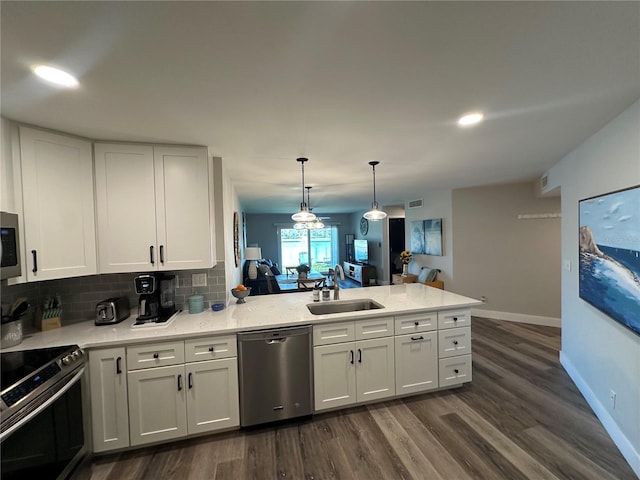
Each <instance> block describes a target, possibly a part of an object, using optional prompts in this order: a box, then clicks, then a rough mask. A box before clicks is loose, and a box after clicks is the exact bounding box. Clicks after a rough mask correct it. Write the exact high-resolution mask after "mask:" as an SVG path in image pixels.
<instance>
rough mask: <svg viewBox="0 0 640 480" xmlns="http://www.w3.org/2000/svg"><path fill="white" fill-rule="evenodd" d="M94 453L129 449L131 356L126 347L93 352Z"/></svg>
mask: <svg viewBox="0 0 640 480" xmlns="http://www.w3.org/2000/svg"><path fill="white" fill-rule="evenodd" d="M89 391H90V397H91V424H92V427H93V428H92V430H93V451H94V452H96V453H97V452H106V451H108V450H114V449H117V448H124V447H128V446H129V410H128V404H127V357H126V354H125V349H124V347H118V348H103V349H99V350H91V351H90V352H89Z"/></svg>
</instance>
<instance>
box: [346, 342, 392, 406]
mask: <svg viewBox="0 0 640 480" xmlns="http://www.w3.org/2000/svg"><path fill="white" fill-rule="evenodd" d="M393 350H394V348H393V337H388V338H376V339H373V340H363V341H361V342H356V362H357V363H356V385H357V391H358V394H357V397H356V399H357V401H358V402H366V401H369V400H377V399H379V398H386V397H392V396H394V395H395V394H396V382H395V359H394V353H393Z"/></svg>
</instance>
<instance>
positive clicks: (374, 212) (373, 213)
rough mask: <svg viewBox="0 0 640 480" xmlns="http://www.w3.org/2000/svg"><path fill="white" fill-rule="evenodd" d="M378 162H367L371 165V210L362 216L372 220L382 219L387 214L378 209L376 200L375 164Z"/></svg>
mask: <svg viewBox="0 0 640 480" xmlns="http://www.w3.org/2000/svg"><path fill="white" fill-rule="evenodd" d="M379 163H380V162H376V161H373V162H369V165H371V167H372V168H373V203H372V204H371V210H369V211H368V212H366V213H365V214H364V215H363V217H364V218H366V219H367V220H371V221H374V222H375V221H378V220H382V219H383V218H385V217H386V216H387V214H386V213H385V212H383V211H382V210H378V202H376V165H378V164H379Z"/></svg>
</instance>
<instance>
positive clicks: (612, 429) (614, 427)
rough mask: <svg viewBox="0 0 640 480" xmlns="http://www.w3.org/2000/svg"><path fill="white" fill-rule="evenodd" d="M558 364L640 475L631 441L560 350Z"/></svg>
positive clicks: (639, 460) (638, 458)
mask: <svg viewBox="0 0 640 480" xmlns="http://www.w3.org/2000/svg"><path fill="white" fill-rule="evenodd" d="M560 364H561V365H562V367H563V368H564V369H565V371H566V372H567V374H569V377H571V380H573V383H575V385H576V387H578V390H580V393H582V396H583V397H584V399H585V400H586V401H587V403H588V404H589V406H590V407H591V410H593V413H595V414H596V416H597V417H598V420H600V423H601V424H602V426H603V427H604V429H605V430H606V431H607V433H608V434H609V436H610V437H611V440H613V443H615V445H616V447H618V450H620V453H622V456H623V457H624V458H625V460H626V461H627V463H629V466H630V467H631V469H632V470H633V471H634V472H635V474H636V475H637V476H638V477H640V452H637V451H636V450H635V449H634V448H633V444H632V443H631V441H630V440H629V439H628V438H627V437H626V436H625V435H624V433H623V432H622V430H620V427H619V426H618V424H617V423H616V422H615V420H614V419H613V417H612V416H611V415H610V414H609V412H608V411H607V409H606V408H605V407H604V406H603V405H602V403H600V401H599V400H598V398H597V397H596V396H595V394H594V393H593V391H592V390H591V388H589V385H588V384H587V382H585V381H584V379H583V378H582V376H580V374H579V373H578V371H577V370H576V368H575V367H574V366H573V363H571V359H569V357H568V356H567V355H565V354H564V352H563V351H562V350H561V351H560Z"/></svg>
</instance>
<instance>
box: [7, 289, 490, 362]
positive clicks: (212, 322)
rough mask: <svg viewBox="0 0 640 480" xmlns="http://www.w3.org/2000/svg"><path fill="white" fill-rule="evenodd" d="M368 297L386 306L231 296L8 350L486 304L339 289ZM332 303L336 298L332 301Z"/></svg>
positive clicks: (86, 325)
mask: <svg viewBox="0 0 640 480" xmlns="http://www.w3.org/2000/svg"><path fill="white" fill-rule="evenodd" d="M331 298H333V291H332V292H331ZM363 298H370V299H372V300H375V301H376V302H378V303H381V304H382V305H384V307H385V308H383V309H379V310H363V311H359V312H346V313H335V314H330V315H312V314H311V313H310V312H309V310H308V309H307V307H306V305H307V304H308V303H313V301H312V294H311V292H299V293H284V294H280V295H260V296H255V297H247V298H246V299H245V300H246V303H244V304H236V303H235V299H234V298H233V299H232V303H230V304H229V305H228V306H227V307H226V308H225V309H224V310H221V311H219V312H214V311H212V310H211V308H209V309H208V310H205V311H204V312H202V313H199V314H193V315H192V314H189V313H188V312H186V311H184V312H181V313H179V314H178V315H177V317H176V318H174V319H173V321H172V322H171V323H170V324H169V325H166V326H152V327H151V326H150V327H147V326H145V327H137V328H132V327H131V326H132V325H133V323H134V322H135V317H136V316H135V314H134V312H132V314H131V316H130V317H129V318H128V319H126V320H124V321H123V322H121V323H118V324H116V325H101V326H96V325H95V324H94V321H93V319H91V320H88V321H86V322H80V323H75V324H72V325H69V326H64V327H62V328H57V329H55V330H49V331H46V332H38V333H34V334H30V335H25V337H24V339H23V341H22V343H21V344H20V345H16V346H15V347H11V348H8V349H5V350H4V351H19V350H31V349H35V348H46V347H52V346H59V345H73V344H77V345H79V346H80V347H82V348H97V347H111V346H124V345H131V344H135V343H141V342H147V341H163V340H177V339H180V338H186V337H197V336H204V335H212V334H213V335H222V334H232V333H236V332H240V331H248V330H257V329H264V328H274V327H286V326H292V325H306V324H314V323H329V322H334V321H341V320H346V319H359V318H369V317H380V316H389V315H396V314H403V313H405V314H406V313H417V312H428V311H434V310H451V309H458V308H468V307H472V306H475V305H481V304H482V302H481V301H479V300H476V299H473V298H469V297H464V296H462V295H458V294H455V293H452V292H447V291H444V290H439V289H437V288H432V287H427V286H426V285H422V284H419V283H406V284H402V285H388V286H376V287H365V288H351V289H345V290H340V300H352V299H363ZM330 301H333V300H330Z"/></svg>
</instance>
